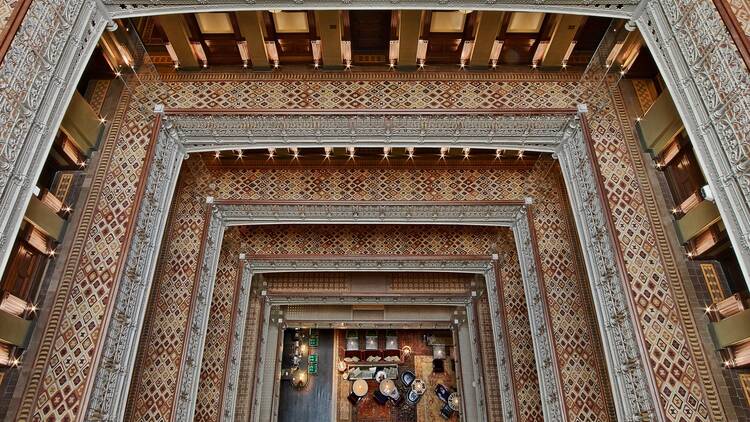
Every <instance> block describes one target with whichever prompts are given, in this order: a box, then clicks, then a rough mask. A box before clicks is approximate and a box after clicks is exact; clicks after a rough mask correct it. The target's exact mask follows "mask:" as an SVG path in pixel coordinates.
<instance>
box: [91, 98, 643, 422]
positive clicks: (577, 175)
mask: <svg viewBox="0 0 750 422" xmlns="http://www.w3.org/2000/svg"><path fill="white" fill-rule="evenodd" d="M157 112H158V113H157V116H156V120H155V128H154V133H155V135H154V139H153V140H152V144H151V146H150V147H149V161H148V162H147V166H146V171H147V177H146V178H144V179H143V180H142V185H141V186H140V188H139V190H140V192H141V193H142V194H141V195H140V200H141V202H140V211H139V213H138V220H137V227H136V228H135V230H134V231H133V235H132V236H131V238H130V240H129V242H130V248H129V249H128V250H129V251H130V252H129V253H128V257H127V260H126V263H125V268H124V271H123V273H122V274H123V275H122V278H121V280H120V284H119V290H118V292H117V295H116V300H115V304H114V309H113V312H114V315H115V316H116V317H115V318H113V319H112V320H111V321H110V323H109V326H108V328H107V332H106V336H105V342H104V346H103V350H102V356H103V357H104V360H105V362H110V363H113V364H108V365H99V367H97V368H96V378H95V388H94V389H93V392H92V393H91V397H90V401H89V407H88V409H87V412H89V413H88V414H93V415H100V414H102V413H101V412H105V411H104V409H107V411H106V414H108V415H111V416H113V417H115V418H117V417H120V416H121V415H122V412H123V411H124V403H125V400H126V399H127V388H128V385H129V380H130V376H131V372H130V370H121V369H120V368H132V367H133V362H134V359H135V354H136V350H137V340H138V338H139V334H140V330H141V327H142V324H143V316H144V310H145V303H146V298H147V295H146V293H145V292H147V291H148V290H149V288H150V285H151V279H152V277H153V273H154V268H155V265H156V258H157V256H158V248H157V245H159V244H160V242H161V238H162V236H163V232H164V227H165V221H166V215H167V211H168V208H169V204H170V203H171V198H172V195H173V191H174V186H175V182H176V179H177V174H178V172H179V169H180V164H181V162H182V160H183V159H184V158H185V157H186V155H187V153H188V152H189V151H205V150H207V149H210V150H216V149H237V148H267V147H276V146H279V145H285V146H295V144H294V143H293V141H294V139H291V138H289V136H288V134H289V133H291V132H292V129H295V128H296V129H297V130H299V129H301V128H303V127H304V126H305V125H309V124H311V122H312V123H314V121H315V119H319V116H318V115H316V114H304V113H300V114H299V115H294V116H293V117H292V118H290V119H289V121H287V122H285V121H283V120H281V121H279V120H278V118H277V117H274V118H273V119H268V118H265V116H262V115H256V114H252V113H238V114H236V115H226V114H218V115H212V116H210V119H212V121H213V126H212V127H211V128H210V129H207V130H206V131H205V132H203V133H201V132H200V129H199V128H200V127H201V125H199V124H194V123H193V122H196V121H200V120H201V119H203V120H204V123H205V119H206V117H205V116H200V115H199V114H197V113H194V114H189V113H185V112H178V113H176V114H169V112H168V111H167V112H166V114H164V110H163V109H157ZM439 115H440V113H436V116H438V118H440V116H439ZM451 116H455V117H456V118H457V120H458V121H460V122H461V124H460V125H458V126H455V125H454V126H453V127H452V129H451V130H452V132H453V133H452V136H446V134H445V132H444V130H445V125H435V126H434V127H435V131H431V129H432V128H433V127H432V126H429V125H426V126H425V125H405V127H404V128H403V131H402V132H399V133H398V134H397V135H396V136H394V135H392V134H393V131H391V129H390V128H389V127H387V125H386V123H388V122H393V121H399V119H402V121H404V122H405V121H407V120H408V119H407V120H404V118H403V115H399V114H398V113H393V114H392V115H390V116H388V115H385V114H384V115H383V116H380V117H378V118H374V119H370V120H368V122H369V125H363V126H364V127H365V128H367V131H366V133H362V132H361V131H360V132H358V129H361V128H360V126H359V125H358V124H354V125H353V124H351V121H352V120H353V118H352V117H351V116H346V115H342V116H337V115H335V114H331V115H328V116H326V119H328V120H327V121H330V120H334V121H335V120H336V119H340V120H339V121H338V125H339V126H338V127H341V126H347V125H348V126H349V127H351V128H352V132H351V133H350V134H349V137H348V138H347V140H346V143H344V142H343V141H342V139H341V137H340V135H339V134H335V135H332V134H328V135H326V133H324V132H323V131H321V132H320V133H319V134H316V138H315V142H316V145H321V146H347V145H352V144H357V143H358V142H359V140H360V139H366V140H367V142H368V145H370V146H376V145H378V146H388V145H393V143H398V142H410V144H411V145H414V138H412V137H413V136H417V137H418V138H417V140H420V141H421V142H420V143H416V146H419V145H422V144H424V145H430V144H432V143H434V144H438V143H439V144H440V145H443V146H453V147H459V146H461V147H462V146H464V145H465V144H466V143H468V142H476V143H475V144H473V145H481V146H482V147H485V148H513V147H515V148H518V147H523V148H525V149H527V150H533V151H541V152H553V153H554V154H555V156H556V157H558V158H559V160H560V165H561V168H562V170H563V174H564V178H565V182H566V185H567V188H568V189H567V190H568V194H569V200H570V202H571V204H572V206H573V209H574V215H575V223H576V228H577V231H578V236H579V238H580V240H581V243H582V246H583V250H584V251H585V254H584V255H585V256H584V260H585V263H586V270H587V274H588V279H589V281H590V286H591V293H592V296H593V298H594V303H595V308H596V313H597V320H598V324H599V331H600V335H601V337H602V339H603V342H604V352H605V357H606V360H607V370H608V373H609V376H610V381H611V386H610V387H611V390H612V394H613V397H614V401H615V404H616V411H617V414H618V418H629V417H632V416H633V415H644V414H653V413H654V412H656V411H657V410H656V409H657V407H656V405H655V404H656V403H657V402H658V399H657V398H656V397H658V396H657V393H656V391H655V387H654V385H655V384H654V382H653V379H652V374H651V373H650V371H648V370H645V369H644V368H647V367H648V365H647V362H646V361H645V356H646V354H645V353H644V352H643V350H644V345H643V340H642V339H641V338H640V333H639V331H638V329H637V325H636V324H635V317H634V313H633V311H632V306H633V305H632V303H630V297H629V295H628V294H627V293H626V291H625V290H624V289H625V287H624V286H625V284H624V279H625V278H624V273H623V272H621V271H622V269H621V268H619V267H618V266H617V256H618V254H619V253H620V252H619V249H618V248H617V246H616V245H615V244H614V243H613V239H614V238H613V231H612V230H613V229H612V227H611V223H610V222H609V220H608V218H607V216H606V215H605V210H606V205H605V203H604V201H603V200H602V196H601V186H599V183H600V182H599V175H598V171H597V169H596V168H595V167H594V166H593V165H592V161H591V151H590V145H589V143H588V140H587V137H586V136H585V134H584V127H585V117H583V116H582V115H580V114H577V113H576V112H575V111H574V110H567V111H565V110H553V111H550V112H549V113H544V111H543V110H541V111H538V112H537V113H536V114H533V113H530V112H529V111H528V110H526V111H523V112H521V113H486V114H481V113H467V114H465V115H458V116H457V115H456V114H455V113H452V114H451ZM540 116H541V117H540ZM222 119H225V120H222ZM356 119H360V120H361V118H359V117H357V118H354V120H356ZM545 119H546V120H545ZM540 120H542V121H545V122H546V123H545V125H537V123H538V122H539V121H540ZM269 121H270V122H273V124H272V125H270V127H269V126H268V125H266V123H267V122H269ZM427 121H429V117H428V118H427ZM582 121H583V123H584V124H583V126H582V125H581V122H582ZM191 124H192V126H191ZM279 124H281V125H284V124H288V125H287V126H282V127H279ZM446 124H447V125H448V126H449V127H450V123H446ZM264 125H266V126H264ZM217 126H218V127H221V128H223V129H222V130H221V131H220V130H216V127H217ZM238 127H241V128H242V129H243V130H245V132H241V133H244V134H245V136H244V139H237V138H238V137H237V136H236V134H237V133H238V130H237V128H238ZM247 127H252V128H253V131H252V133H247V132H246V130H247ZM259 128H260V129H263V128H265V129H263V130H265V131H266V135H265V136H266V137H265V138H264V137H260V138H255V137H254V134H255V133H258V132H259ZM274 128H275V130H276V131H279V132H281V135H279V136H278V137H277V139H270V138H269V136H272V135H273V132H272V130H273V129H274ZM498 128H510V129H513V128H515V129H514V130H509V133H510V134H511V135H510V136H508V135H505V136H504V135H503V134H502V133H500V134H499V132H498ZM379 131H382V134H381V135H380V137H379V138H378V137H377V136H378V135H377V133H378V132H379ZM501 132H502V131H501ZM308 133H309V132H308ZM228 134H231V139H230V136H229V135H228ZM269 134H270V135H269ZM553 134H557V138H556V139H557V142H555V138H554V136H553ZM183 137H184V138H183ZM487 139H489V141H487ZM207 144H208V145H207ZM207 202H209V203H212V205H211V206H210V211H209V212H210V215H211V218H210V219H209V223H208V226H207V230H206V232H207V233H210V234H209V235H206V237H205V239H204V240H205V241H204V242H203V244H204V245H203V265H202V269H201V274H200V278H201V283H200V286H201V292H200V294H199V295H198V297H197V301H196V305H195V306H194V308H193V311H192V313H191V325H192V326H195V327H205V324H206V322H207V314H208V306H209V305H210V297H211V288H212V281H211V280H212V277H213V275H214V274H215V266H216V260H217V258H216V254H217V252H216V251H218V248H219V245H220V242H221V238H222V233H223V230H224V228H225V227H226V226H227V225H228V224H279V223H298V224H306V223H315V222H325V221H328V222H338V223H344V222H355V223H356V222H370V223H371V224H372V223H374V224H382V223H384V222H390V223H393V222H401V223H409V222H414V221H420V222H423V223H430V224H480V222H481V225H505V226H512V227H514V230H515V231H517V232H518V233H516V238H517V239H527V238H528V239H530V238H531V236H532V235H531V232H530V228H529V226H528V224H518V222H519V221H521V220H525V219H520V220H519V219H518V218H515V217H514V218H511V216H512V214H514V212H509V211H507V209H506V210H505V211H503V210H502V209H501V206H499V205H498V204H481V203H473V204H463V203H462V204H460V205H457V204H453V203H446V204H433V205H429V204H420V203H408V204H397V203H394V204H388V206H384V205H382V204H381V205H372V204H364V203H357V204H335V203H329V204H316V203H309V204H306V203H301V204H265V205H263V204H249V205H248V204H245V206H246V207H249V208H248V209H246V210H241V209H240V208H232V207H233V206H235V207H236V206H237V204H231V203H226V204H224V203H221V202H219V201H214V200H213V198H207ZM493 206H494V207H495V209H492V207H493ZM513 206H516V207H521V208H519V210H520V209H523V205H522V204H515V205H513ZM252 207H255V209H253V208H252ZM326 207H327V209H326ZM347 207H348V208H347ZM420 207H421V208H420ZM498 207H500V208H498ZM517 215H518V212H517V211H516V212H515V216H516V217H517ZM225 219H226V220H225ZM518 248H519V257H521V259H522V261H521V262H522V265H521V267H522V269H524V270H523V278H524V280H531V279H536V270H535V268H536V266H537V263H536V262H535V260H534V258H533V256H534V255H533V253H532V249H533V245H532V242H530V241H529V242H525V241H522V242H519V243H518ZM615 268H617V269H618V270H613V269H615ZM204 280H205V281H204ZM533 285H536V286H537V288H536V290H535V289H534V288H533ZM527 287H528V288H527V290H526V295H527V298H528V300H527V302H528V304H529V306H530V307H531V306H532V304H536V306H539V307H540V309H537V310H535V311H534V312H533V313H530V316H531V319H532V324H533V327H534V328H535V330H534V332H535V333H540V334H539V335H537V336H535V341H534V348H535V352H536V353H535V354H536V358H537V362H538V365H537V367H538V372H539V374H540V378H541V379H540V388H541V389H542V391H543V394H545V396H544V397H543V402H544V403H545V407H544V409H543V410H544V413H545V417H548V418H552V419H557V417H556V416H558V415H561V413H562V409H561V406H560V401H561V400H559V391H560V386H559V376H557V375H556V373H555V368H554V365H549V364H544V362H550V361H551V360H550V359H545V357H547V356H549V353H551V352H550V347H549V343H550V335H551V333H550V332H549V330H545V329H544V327H545V325H546V324H545V320H544V310H543V309H541V303H540V301H539V300H538V297H539V293H538V282H536V283H530V284H529V286H527ZM623 315H627V317H625V318H623ZM204 331H205V330H200V329H199V330H197V332H198V333H201V332H204ZM187 344H188V345H187V347H186V350H187V354H188V356H192V357H193V358H194V359H195V358H197V359H198V362H199V359H200V357H201V353H202V347H203V345H202V342H201V337H200V334H198V335H190V336H189V338H188V341H187ZM191 362H193V364H192V365H191V366H190V368H187V369H186V370H184V371H183V376H182V378H181V379H180V391H181V392H182V393H183V394H182V396H183V397H193V398H194V397H195V395H194V394H190V393H191V392H195V389H196V388H197V379H198V374H199V370H200V365H195V363H194V362H196V361H195V360H192V361H191ZM623 367H628V368H629V370H628V371H621V370H620V368H623ZM177 407H178V409H177V415H178V417H185V418H188V419H189V418H190V417H191V415H192V410H193V409H194V401H192V402H191V401H190V400H184V399H183V400H181V404H178V406H177ZM506 409H508V407H506Z"/></svg>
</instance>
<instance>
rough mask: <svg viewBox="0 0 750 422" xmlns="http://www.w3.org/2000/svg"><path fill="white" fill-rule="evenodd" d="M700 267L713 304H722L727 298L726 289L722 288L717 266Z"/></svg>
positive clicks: (705, 265) (703, 264)
mask: <svg viewBox="0 0 750 422" xmlns="http://www.w3.org/2000/svg"><path fill="white" fill-rule="evenodd" d="M700 265H701V272H702V273H703V280H704V281H705V282H706V288H707V289H708V294H709V295H711V303H719V302H721V301H722V300H724V298H725V297H726V296H725V295H724V289H722V288H721V280H720V279H719V274H717V273H716V266H715V265H714V264H705V263H702V264H700Z"/></svg>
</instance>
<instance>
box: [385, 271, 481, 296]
mask: <svg viewBox="0 0 750 422" xmlns="http://www.w3.org/2000/svg"><path fill="white" fill-rule="evenodd" d="M473 280H474V277H473V276H472V275H470V274H460V273H455V274H450V273H438V274H434V273H396V274H393V275H392V276H391V284H390V286H389V291H391V292H394V293H428V292H437V291H441V292H455V293H462V292H468V291H469V290H470V288H471V282H472V281H473Z"/></svg>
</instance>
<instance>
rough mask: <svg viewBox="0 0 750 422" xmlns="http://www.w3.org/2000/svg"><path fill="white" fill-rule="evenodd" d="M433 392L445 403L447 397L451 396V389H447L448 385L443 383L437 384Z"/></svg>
mask: <svg viewBox="0 0 750 422" xmlns="http://www.w3.org/2000/svg"><path fill="white" fill-rule="evenodd" d="M435 394H436V395H437V396H438V398H439V399H440V400H442V401H444V402H445V403H446V404H447V403H448V397H450V396H451V390H449V389H448V387H446V386H444V385H443V384H438V385H437V387H435Z"/></svg>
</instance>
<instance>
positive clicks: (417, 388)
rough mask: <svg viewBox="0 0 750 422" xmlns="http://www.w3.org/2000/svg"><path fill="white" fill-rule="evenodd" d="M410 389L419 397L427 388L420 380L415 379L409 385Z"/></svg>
mask: <svg viewBox="0 0 750 422" xmlns="http://www.w3.org/2000/svg"><path fill="white" fill-rule="evenodd" d="M411 389H412V390H414V392H415V393H417V394H419V395H420V396H421V395H422V394H424V392H425V391H427V386H426V385H425V383H424V381H422V380H421V379H420V378H417V379H415V380H414V382H413V383H412V384H411Z"/></svg>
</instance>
